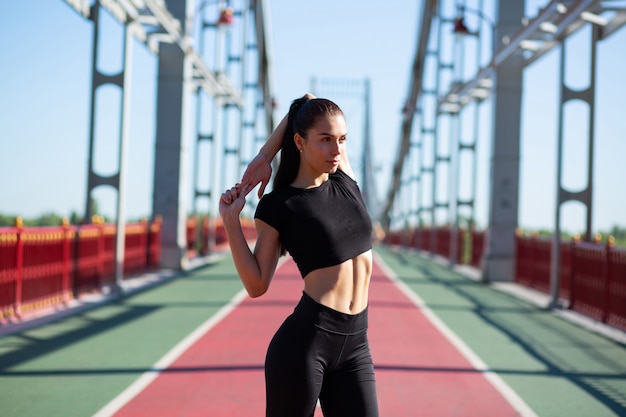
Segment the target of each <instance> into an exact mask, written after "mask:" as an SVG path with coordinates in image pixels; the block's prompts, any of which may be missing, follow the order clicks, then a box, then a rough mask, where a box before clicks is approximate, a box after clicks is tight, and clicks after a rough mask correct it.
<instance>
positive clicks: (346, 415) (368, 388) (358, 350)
mask: <svg viewBox="0 0 626 417" xmlns="http://www.w3.org/2000/svg"><path fill="white" fill-rule="evenodd" d="M353 339H354V340H352V342H353V343H348V344H347V345H346V346H345V350H344V354H346V357H345V358H344V359H343V360H342V361H341V363H340V366H338V367H337V368H336V369H333V370H328V371H327V372H326V375H325V376H324V383H323V386H322V390H321V393H320V402H321V404H322V410H323V411H324V416H326V417H351V416H354V417H377V416H378V400H377V395H376V378H375V375H374V364H373V363H372V356H371V354H370V350H369V345H368V343H367V337H366V336H365V335H363V337H362V338H361V337H356V338H353Z"/></svg>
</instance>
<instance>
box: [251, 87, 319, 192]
mask: <svg viewBox="0 0 626 417" xmlns="http://www.w3.org/2000/svg"><path fill="white" fill-rule="evenodd" d="M305 96H306V97H307V98H308V99H309V100H312V99H314V98H315V96H314V95H313V94H310V93H306V94H305ZM288 122H289V114H286V115H285V117H283V119H282V120H281V121H280V123H279V124H278V126H276V128H275V129H274V131H273V132H272V134H271V135H270V137H269V138H268V139H267V142H265V144H264V145H263V146H262V147H261V149H260V150H259V153H258V154H257V156H255V157H254V159H253V160H252V161H251V162H250V164H248V167H247V168H246V171H245V172H244V173H243V177H241V184H242V185H249V186H250V188H249V190H250V191H252V189H253V188H254V187H256V186H257V184H259V183H261V187H259V192H258V196H259V198H261V196H262V195H263V193H264V192H265V187H266V186H267V184H268V183H269V182H270V177H271V176H272V165H271V164H272V160H273V159H274V157H275V156H276V154H277V153H278V151H279V150H280V148H281V146H282V144H283V136H285V131H286V130H287V123H288Z"/></svg>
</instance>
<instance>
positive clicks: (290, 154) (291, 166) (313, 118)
mask: <svg viewBox="0 0 626 417" xmlns="http://www.w3.org/2000/svg"><path fill="white" fill-rule="evenodd" d="M338 114H340V115H343V112H342V111H341V109H340V108H339V106H338V105H336V104H335V103H333V102H332V101H330V100H328V99H325V98H313V99H311V98H309V97H308V96H306V95H305V96H303V97H300V98H297V99H295V100H294V101H293V102H292V103H291V106H290V107H289V114H288V117H287V128H286V130H285V135H284V136H283V142H282V145H281V148H280V150H281V151H280V164H279V165H278V170H277V171H276V176H275V177H274V183H273V188H274V189H277V188H281V187H285V186H287V185H289V184H291V183H292V182H293V181H294V180H295V179H296V176H297V175H298V169H299V168H300V152H299V151H298V148H297V147H296V144H295V142H294V136H295V135H296V133H297V134H299V135H300V136H302V137H303V138H305V139H306V138H307V137H306V135H307V132H308V131H309V129H311V127H313V125H314V124H315V123H316V122H317V119H319V118H320V117H323V116H336V115H338Z"/></svg>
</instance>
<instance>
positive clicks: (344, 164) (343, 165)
mask: <svg viewBox="0 0 626 417" xmlns="http://www.w3.org/2000/svg"><path fill="white" fill-rule="evenodd" d="M339 169H340V170H342V171H343V172H345V173H346V174H347V175H348V176H349V177H350V178H352V179H353V180H356V178H355V177H354V171H353V170H352V167H351V166H350V160H349V159H348V152H346V151H345V150H344V152H343V153H342V154H341V162H339Z"/></svg>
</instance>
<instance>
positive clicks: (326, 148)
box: [295, 114, 347, 174]
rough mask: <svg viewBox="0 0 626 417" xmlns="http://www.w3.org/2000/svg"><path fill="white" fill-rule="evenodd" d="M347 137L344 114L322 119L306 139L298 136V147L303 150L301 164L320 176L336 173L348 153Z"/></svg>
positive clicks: (310, 130)
mask: <svg viewBox="0 0 626 417" xmlns="http://www.w3.org/2000/svg"><path fill="white" fill-rule="evenodd" d="M346 135H347V132H346V119H345V117H344V116H343V115H342V114H337V115H334V116H324V117H320V118H319V119H318V120H317V122H316V123H315V124H314V125H313V127H311V128H310V129H309V131H308V132H307V138H306V139H303V138H302V137H301V136H300V135H296V139H295V140H296V146H298V148H299V149H301V150H302V152H301V153H300V164H301V165H302V164H305V167H306V168H307V169H310V170H311V171H313V172H315V173H318V174H323V173H328V174H332V173H334V172H335V171H337V167H338V166H339V163H340V162H341V159H342V158H343V154H344V152H345V151H346Z"/></svg>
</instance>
